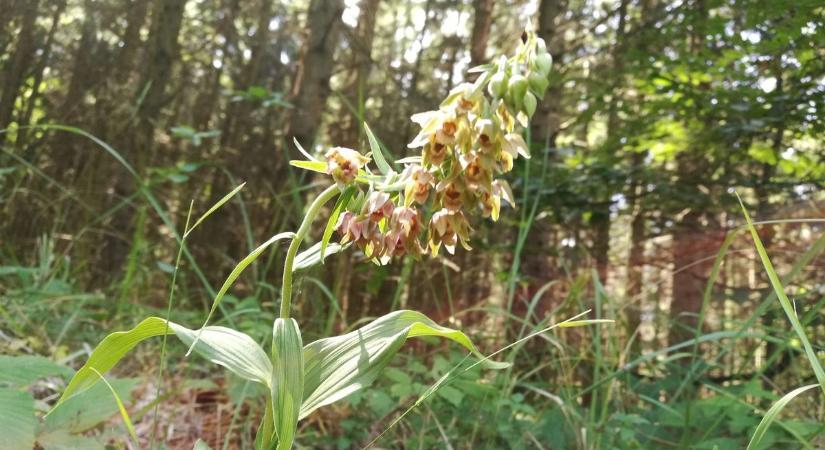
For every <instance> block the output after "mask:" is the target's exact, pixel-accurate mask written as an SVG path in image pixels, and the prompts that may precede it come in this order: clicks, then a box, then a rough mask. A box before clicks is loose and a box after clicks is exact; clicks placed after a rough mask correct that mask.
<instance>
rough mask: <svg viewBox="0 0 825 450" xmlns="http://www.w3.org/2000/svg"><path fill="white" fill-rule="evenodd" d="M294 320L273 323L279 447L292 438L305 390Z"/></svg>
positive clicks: (274, 399) (285, 447) (286, 449)
mask: <svg viewBox="0 0 825 450" xmlns="http://www.w3.org/2000/svg"><path fill="white" fill-rule="evenodd" d="M302 347H303V343H302V341H301V331H300V329H299V328H298V322H296V321H295V319H281V318H278V319H275V323H274V324H273V326H272V368H273V370H272V407H273V418H274V422H275V432H276V434H277V436H278V449H280V450H289V449H291V448H292V441H293V440H294V439H295V430H296V429H297V427H298V415H299V414H300V412H301V402H302V400H303V391H304V355H303V348H302Z"/></svg>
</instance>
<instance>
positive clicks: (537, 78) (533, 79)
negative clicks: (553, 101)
mask: <svg viewBox="0 0 825 450" xmlns="http://www.w3.org/2000/svg"><path fill="white" fill-rule="evenodd" d="M527 80H528V82H529V83H530V90H531V91H533V92H535V93H536V95H537V96H539V98H544V93H545V92H546V91H547V86H548V85H549V84H550V82H549V81H547V76H545V75H542V74H541V73H540V72H538V71H535V70H534V71H533V72H530V76H529V77H527Z"/></svg>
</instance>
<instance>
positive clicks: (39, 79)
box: [17, 0, 66, 147]
mask: <svg viewBox="0 0 825 450" xmlns="http://www.w3.org/2000/svg"><path fill="white" fill-rule="evenodd" d="M65 9H66V2H65V0H62V1H60V2H58V3H57V7H56V8H55V10H54V14H53V15H52V24H51V27H49V34H48V36H46V42H45V43H44V44H43V54H42V55H41V56H40V61H39V63H38V64H37V68H36V69H35V72H34V80H33V81H32V87H31V93H30V94H29V97H28V98H27V99H26V103H25V106H26V109H25V111H24V112H23V115H22V116H21V117H20V118H19V124H20V125H21V126H27V125H29V122H30V121H31V117H32V114H33V113H34V108H35V105H37V97H38V96H39V95H40V86H41V84H43V75H44V72H45V71H46V67H47V66H48V64H49V59H50V58H51V55H52V46H53V44H54V35H55V32H56V31H57V25H58V23H60V16H62V15H63V11H64V10H65ZM28 135H29V133H28V130H18V132H17V145H18V147H21V146H23V145H25V144H26V142H28V139H27V137H28Z"/></svg>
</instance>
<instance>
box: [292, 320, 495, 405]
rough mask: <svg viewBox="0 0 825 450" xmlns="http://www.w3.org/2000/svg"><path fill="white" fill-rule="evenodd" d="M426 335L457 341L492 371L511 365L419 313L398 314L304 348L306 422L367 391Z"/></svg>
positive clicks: (463, 336)
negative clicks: (409, 344)
mask: <svg viewBox="0 0 825 450" xmlns="http://www.w3.org/2000/svg"><path fill="white" fill-rule="evenodd" d="M421 336H438V337H444V338H447V339H450V340H453V341H455V342H457V343H459V344H461V345H462V346H464V347H465V348H467V349H468V350H470V351H471V352H472V353H473V354H474V355H476V356H477V357H479V358H482V361H483V362H484V364H485V365H486V366H487V367H488V368H492V369H501V368H505V367H508V366H509V365H508V364H506V363H495V362H492V361H489V360H488V359H486V358H484V357H483V356H482V355H481V354H480V353H479V352H478V350H477V349H476V347H475V345H473V343H472V341H470V338H468V337H467V335H465V334H464V333H462V332H461V331H458V330H453V329H450V328H446V327H442V326H440V325H438V324H436V323H435V322H433V321H432V320H430V319H429V318H428V317H427V316H425V315H424V314H421V313H419V312H416V311H406V310H402V311H395V312H392V313H390V314H387V315H385V316H383V317H380V318H378V319H376V320H375V321H373V322H371V323H369V324H367V325H366V326H364V327H362V328H360V329H358V330H355V331H353V332H351V333H347V334H344V335H341V336H335V337H330V338H325V339H320V340H317V341H315V342H312V343H310V344H308V345H306V346H305V347H304V402H303V405H302V406H301V417H302V418H303V417H306V416H308V415H309V414H310V413H312V412H313V411H315V410H316V409H318V408H320V407H321V406H324V405H328V404H330V403H334V402H336V401H338V400H340V399H342V398H344V397H346V396H348V395H350V394H352V393H353V392H356V391H358V390H360V389H363V388H365V387H367V386H368V385H369V384H370V383H371V382H372V381H373V380H374V379H375V377H376V376H377V375H378V374H379V373H380V371H381V370H382V369H383V368H384V367H386V366H387V364H389V362H390V361H391V360H392V357H393V356H394V355H395V353H396V352H398V350H399V349H400V348H401V346H402V345H403V344H404V342H405V341H406V340H407V338H410V337H421Z"/></svg>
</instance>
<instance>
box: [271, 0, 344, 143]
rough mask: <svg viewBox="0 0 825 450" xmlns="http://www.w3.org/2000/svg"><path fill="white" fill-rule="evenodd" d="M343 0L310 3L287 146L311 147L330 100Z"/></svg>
mask: <svg viewBox="0 0 825 450" xmlns="http://www.w3.org/2000/svg"><path fill="white" fill-rule="evenodd" d="M343 12H344V2H343V0H311V1H310V4H309V9H308V10H307V19H306V28H307V39H306V42H305V43H304V48H303V51H302V56H301V62H300V63H299V67H298V73H297V75H296V77H295V82H294V84H293V88H292V95H291V99H292V104H293V105H294V108H293V109H292V110H291V111H290V114H291V117H290V120H289V122H288V123H287V126H286V131H285V133H284V134H285V136H286V139H287V145H292V140H293V139H295V140H297V141H298V142H300V143H301V144H302V145H303V146H304V147H309V146H311V145H312V144H313V143H314V141H315V134H316V133H317V131H318V126H319V124H320V122H321V117H322V116H323V113H324V108H325V107H326V103H327V97H329V93H330V87H329V79H330V77H331V76H332V69H333V66H334V64H335V61H334V59H333V56H334V55H335V49H336V47H337V46H338V35H339V34H340V29H341V27H342V26H343V22H342V21H341V14H342V13H343Z"/></svg>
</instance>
